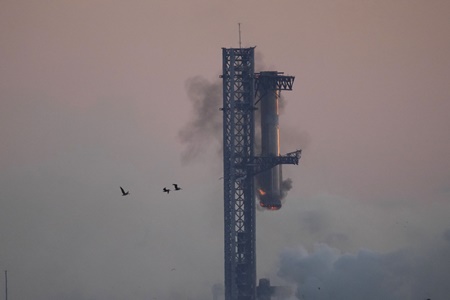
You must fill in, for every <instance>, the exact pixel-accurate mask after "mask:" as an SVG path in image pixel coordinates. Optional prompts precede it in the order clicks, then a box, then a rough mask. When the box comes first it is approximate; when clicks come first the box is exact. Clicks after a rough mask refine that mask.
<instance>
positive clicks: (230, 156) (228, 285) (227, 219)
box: [221, 47, 301, 300]
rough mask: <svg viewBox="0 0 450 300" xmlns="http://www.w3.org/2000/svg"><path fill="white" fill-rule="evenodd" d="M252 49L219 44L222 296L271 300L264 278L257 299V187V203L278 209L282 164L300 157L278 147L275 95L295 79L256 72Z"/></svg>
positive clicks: (237, 298)
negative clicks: (257, 127)
mask: <svg viewBox="0 0 450 300" xmlns="http://www.w3.org/2000/svg"><path fill="white" fill-rule="evenodd" d="M254 49H255V48H254V47H252V48H222V59H223V60H222V71H223V72H222V75H221V77H222V79H223V107H222V111H223V171H224V176H223V178H224V181H223V182H224V254H225V260H224V269H225V280H224V281H225V300H256V299H257V298H259V299H262V298H264V297H269V299H270V295H269V294H268V292H267V291H270V290H273V288H271V287H270V282H269V284H268V285H267V282H266V281H264V279H261V280H262V281H263V282H264V287H258V295H260V296H259V297H257V287H256V248H255V240H256V238H255V237H256V235H255V230H256V224H255V212H256V204H255V199H256V198H255V196H256V190H258V198H259V200H260V205H261V206H262V207H264V208H267V209H270V210H276V209H280V208H281V199H282V198H283V191H282V187H281V183H282V178H281V165H282V164H296V165H297V164H298V162H299V160H300V155H301V150H297V151H294V152H291V153H288V154H286V155H284V156H282V155H280V147H279V127H278V103H279V95H280V91H281V90H292V85H293V82H294V77H293V76H284V75H282V74H283V73H280V72H276V71H274V72H272V71H271V72H260V73H256V74H255V57H254V55H255V54H254ZM258 103H259V108H260V109H259V110H258V108H257V105H258ZM255 112H258V113H259V114H260V120H261V124H260V126H261V154H260V155H255ZM255 179H256V182H255ZM261 280H260V281H261ZM260 285H261V284H260Z"/></svg>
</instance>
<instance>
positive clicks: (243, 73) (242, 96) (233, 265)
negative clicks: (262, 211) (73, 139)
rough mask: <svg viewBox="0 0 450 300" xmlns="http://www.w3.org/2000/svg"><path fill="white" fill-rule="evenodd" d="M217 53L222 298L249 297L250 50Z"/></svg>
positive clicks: (252, 262)
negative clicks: (220, 123) (220, 87)
mask: <svg viewBox="0 0 450 300" xmlns="http://www.w3.org/2000/svg"><path fill="white" fill-rule="evenodd" d="M222 55H223V74H222V78H223V164H224V165H223V166H224V219H225V226H224V231H225V232H224V233H225V239H224V248H225V300H244V299H248V300H254V299H255V294H256V292H255V291H256V256H255V233H254V230H255V203H254V199H255V195H254V193H255V189H254V183H253V176H251V175H250V173H251V172H252V170H251V168H250V167H249V164H250V160H251V159H252V158H253V157H254V136H255V122H254V105H253V102H254V94H255V93H254V88H255V84H254V73H255V66H254V61H255V59H254V48H238V49H222Z"/></svg>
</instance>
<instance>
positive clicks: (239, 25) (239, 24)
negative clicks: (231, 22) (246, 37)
mask: <svg viewBox="0 0 450 300" xmlns="http://www.w3.org/2000/svg"><path fill="white" fill-rule="evenodd" d="M238 27H239V48H242V45H241V23H238Z"/></svg>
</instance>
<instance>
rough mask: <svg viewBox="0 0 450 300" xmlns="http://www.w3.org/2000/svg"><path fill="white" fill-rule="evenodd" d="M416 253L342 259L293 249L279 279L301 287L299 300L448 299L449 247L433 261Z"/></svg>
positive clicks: (283, 259) (335, 253)
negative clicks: (446, 281)
mask: <svg viewBox="0 0 450 300" xmlns="http://www.w3.org/2000/svg"><path fill="white" fill-rule="evenodd" d="M446 233H447V232H446ZM413 253H414V252H413V251H411V250H401V251H394V252H389V253H379V252H376V251H371V250H367V249H362V250H359V251H358V252H356V253H343V252H341V251H339V250H338V249H335V248H332V247H330V246H328V245H327V244H317V245H316V246H315V248H314V250H313V251H311V252H308V251H307V250H306V249H305V248H303V247H296V248H288V249H285V250H284V251H283V252H282V253H281V256H280V266H279V272H278V275H279V276H280V277H282V278H284V279H285V280H287V281H289V282H292V283H294V284H295V285H296V287H297V290H296V293H295V294H296V297H297V298H298V299H316V300H325V299H327V300H331V299H333V300H362V299H364V300H376V299H377V300H378V299H384V300H398V299H412V300H419V299H420V300H425V299H448V296H449V295H450V287H449V285H448V284H444V282H445V280H448V274H450V260H448V258H449V257H450V247H448V245H447V247H444V248H442V249H440V250H439V251H432V252H430V253H428V255H429V256H427V255H415V254H413ZM433 265H435V266H439V267H434V268H433V267H432V266H433ZM438 283H439V284H438Z"/></svg>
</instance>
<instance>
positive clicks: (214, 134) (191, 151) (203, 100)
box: [178, 76, 222, 163]
mask: <svg viewBox="0 0 450 300" xmlns="http://www.w3.org/2000/svg"><path fill="white" fill-rule="evenodd" d="M186 89H187V93H188V97H189V100H190V101H191V102H192V107H193V114H192V117H191V120H190V121H189V122H188V124H187V125H186V126H185V127H184V128H183V129H181V130H180V131H179V132H178V137H179V138H180V141H181V142H182V143H183V144H184V146H185V149H184V150H183V152H182V155H181V158H182V161H183V162H185V163H188V162H190V161H192V160H194V159H196V158H197V157H198V156H199V155H200V154H202V153H204V151H205V150H206V149H207V148H208V147H209V146H210V145H211V143H213V142H214V141H216V142H218V146H217V147H218V149H217V151H218V152H221V150H222V149H221V146H219V145H220V142H221V137H222V113H221V112H220V110H219V108H220V107H221V102H222V83H221V81H219V80H217V81H214V82H210V81H208V80H207V79H205V78H203V77H200V76H196V77H193V78H190V79H188V80H187V81H186Z"/></svg>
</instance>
